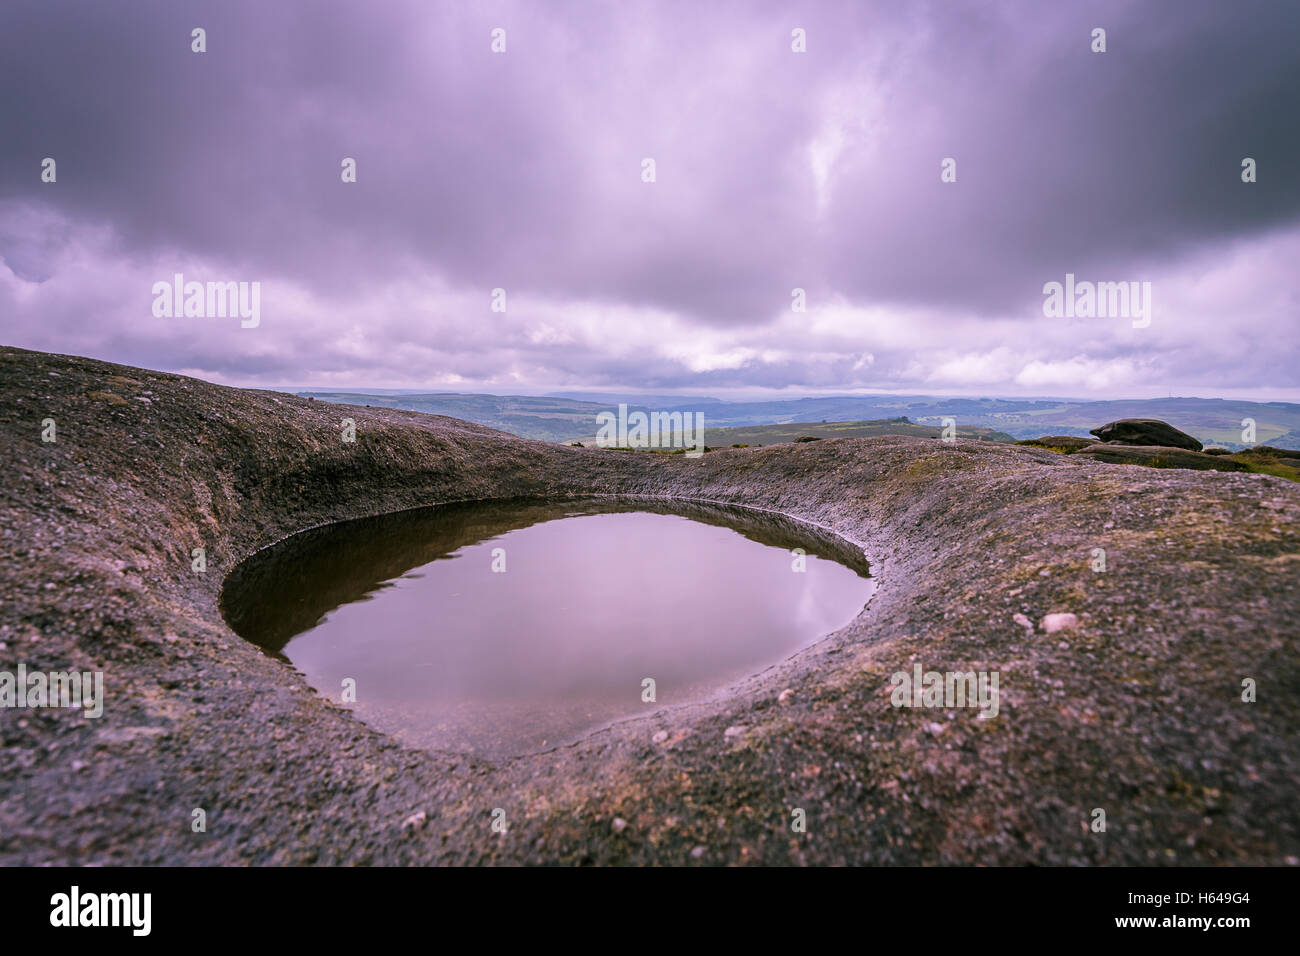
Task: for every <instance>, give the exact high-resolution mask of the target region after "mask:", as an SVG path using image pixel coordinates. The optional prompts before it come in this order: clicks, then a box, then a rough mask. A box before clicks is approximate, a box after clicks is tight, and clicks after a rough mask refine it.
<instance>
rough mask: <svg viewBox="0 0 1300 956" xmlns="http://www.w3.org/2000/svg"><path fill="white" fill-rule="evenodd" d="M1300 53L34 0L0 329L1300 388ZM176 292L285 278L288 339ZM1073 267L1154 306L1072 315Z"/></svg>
mask: <svg viewBox="0 0 1300 956" xmlns="http://www.w3.org/2000/svg"><path fill="white" fill-rule="evenodd" d="M195 28H201V29H202V30H203V31H204V34H203V40H204V44H203V45H204V51H203V52H195V50H194V49H193V47H194V45H195V39H194V36H193V30H194V29H195ZM1098 28H1100V29H1103V30H1104V31H1105V50H1104V52H1099V51H1096V50H1094V47H1095V46H1097V40H1096V39H1095V37H1094V31H1095V30H1097V29H1098ZM494 31H504V33H500V32H497V33H496V34H495V36H494ZM797 31H802V32H797ZM1297 37H1300V3H1296V2H1293V0H1238V2H1227V0H1144V2H1141V3H1133V2H1128V0H1124V2H1107V0H1102V2H1088V3H1082V2H1074V0H1067V2H1052V3H1045V2H1042V0H1025V2H1019V0H1016V2H1010V0H1009V2H961V0H943V2H933V3H931V2H921V0H891V2H879V3H877V2H868V0H855V2H785V3H775V2H762V0H750V2H726V0H721V2H709V3H700V2H698V0H688V2H671V0H656V2H639V0H618V2H595V0H563V2H561V0H528V2H520V3H494V2H485V0H474V2H468V0H460V2H436V0H376V2H373V3H364V4H362V3H343V2H336V0H311V2H305V0H285V2H276V3H267V2H264V0H255V2H249V0H220V2H201V0H184V2H176V0H160V2H147V0H116V2H113V3H105V2H103V0H89V2H59V0H4V2H3V4H0V130H2V131H3V136H2V137H0V341H2V342H3V343H4V344H8V345H16V346H20V347H24V348H32V349H41V350H46V351H54V352H63V353H72V354H78V355H89V356H93V357H95V358H102V359H108V360H111V361H116V362H123V363H126V364H131V365H138V366H144V367H148V368H156V369H164V370H168V371H174V372H181V373H184V374H190V375H196V376H198V377H200V378H205V379H208V380H211V381H217V382H223V383H227V384H235V385H249V386H259V387H275V386H285V385H292V386H296V387H308V386H312V387H320V388H342V387H347V388H364V387H386V388H426V387H427V388H429V389H431V390H453V391H510V392H526V391H535V392H547V391H555V390H563V389H596V390H622V391H637V390H651V391H654V392H656V393H665V392H668V393H671V392H679V393H692V394H710V395H717V396H720V397H726V396H740V395H745V396H757V395H759V394H770V395H772V396H774V397H775V396H776V395H778V394H780V395H798V394H806V393H818V394H828V393H833V392H848V391H890V392H906V393H923V394H964V395H998V396H1017V395H1072V396H1083V397H1094V398H1121V397H1147V396H1164V395H1167V394H1174V395H1183V396H1190V395H1195V396H1202V397H1237V398H1254V399H1259V400H1290V401H1300V334H1298V333H1300V269H1298V268H1297V266H1298V264H1300V176H1298V174H1300V123H1298V122H1297V118H1298V117H1300V53H1297V46H1296V44H1297ZM494 45H495V46H497V47H498V50H494V49H493V47H494ZM502 45H504V50H500V47H501V46H502ZM799 46H803V47H804V49H803V51H802V52H800V51H797V50H796V47H799ZM47 158H49V159H53V160H54V161H55V162H54V176H53V179H54V181H52V182H51V181H45V180H46V179H47V178H48V176H49V173H48V166H47V164H46V163H45V160H46V159H47ZM347 158H350V159H353V160H355V164H356V166H355V169H356V176H355V182H345V181H344V178H345V176H344V170H343V164H344V160H345V159H347ZM1247 158H1250V159H1253V160H1254V161H1255V181H1254V182H1243V166H1242V163H1243V160H1245V159H1247ZM647 159H650V160H653V181H647V177H648V172H647V165H646V163H645V161H646V160H647ZM945 160H953V161H954V162H953V163H952V164H950V166H949V167H948V169H949V175H948V176H947V178H948V179H950V180H952V181H944V180H945V176H944V169H945V165H944V164H945ZM177 273H180V274H182V275H183V276H184V279H185V281H187V282H189V281H196V282H202V283H206V282H232V281H234V282H249V283H254V282H256V283H257V284H258V285H257V288H258V294H259V313H258V318H257V324H256V326H254V327H245V325H246V324H247V323H246V322H242V321H241V320H240V319H239V318H238V317H233V318H232V317H230V316H224V317H223V316H217V315H202V316H184V315H181V316H172V315H166V314H163V315H159V314H157V313H158V312H159V309H160V307H159V304H158V301H157V299H158V297H159V293H158V292H157V291H156V284H158V283H164V284H171V283H172V282H173V277H174V276H175V275H176V274H177ZM1067 274H1071V275H1073V276H1075V280H1076V281H1077V282H1108V283H1111V282H1113V283H1138V284H1139V285H1138V287H1137V288H1138V289H1149V290H1150V291H1149V302H1150V313H1149V316H1148V317H1149V322H1146V323H1145V324H1143V322H1142V321H1140V320H1138V319H1131V318H1130V317H1129V316H1127V315H1122V314H1121V315H1113V314H1112V315H1092V316H1088V315H1068V314H1067V315H1052V314H1047V313H1048V312H1049V311H1050V310H1047V309H1045V307H1044V303H1045V299H1046V298H1047V296H1046V295H1045V293H1044V288H1045V286H1046V285H1047V284H1048V283H1052V282H1058V283H1062V284H1064V283H1065V282H1066V275H1067ZM1145 283H1150V285H1149V286H1146V285H1145ZM248 288H249V289H250V291H251V289H252V286H251V285H250V286H249V287H248ZM797 289H798V290H803V291H802V296H801V297H800V296H798V295H797V294H796V293H795V291H794V290H797ZM494 290H504V297H502V296H501V295H500V293H496V292H494ZM800 298H801V299H802V305H803V310H802V311H797V310H796V309H797V306H799V305H800V304H801V303H800ZM1143 298H1144V300H1145V299H1146V297H1145V296H1144V297H1143ZM503 302H504V311H499V309H500V308H501V306H502V303H503ZM494 303H495V305H496V306H497V309H498V310H497V311H494V308H493V306H494Z"/></svg>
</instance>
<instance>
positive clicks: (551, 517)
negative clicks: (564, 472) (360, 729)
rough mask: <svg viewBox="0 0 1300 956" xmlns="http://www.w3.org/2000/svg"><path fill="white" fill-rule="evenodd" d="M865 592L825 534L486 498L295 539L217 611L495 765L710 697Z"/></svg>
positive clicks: (757, 519)
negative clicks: (651, 698) (649, 696)
mask: <svg viewBox="0 0 1300 956" xmlns="http://www.w3.org/2000/svg"><path fill="white" fill-rule="evenodd" d="M795 549H802V550H803V551H804V552H806V556H804V557H802V559H801V558H800V556H799V555H797V554H796V553H794V551H795ZM800 564H802V566H803V567H804V570H802V571H796V570H795V567H796V566H799V565H800ZM874 584H875V582H874V580H873V579H871V578H870V577H869V576H868V572H867V567H866V564H865V562H864V561H863V560H862V556H861V554H860V553H859V552H857V551H856V550H854V549H851V548H849V547H848V546H847V545H845V543H844V542H843V541H840V540H839V539H835V538H829V537H825V536H822V535H820V534H818V533H817V532H815V531H812V530H811V529H808V528H807V527H805V526H802V525H797V524H795V523H793V522H788V521H785V520H784V519H779V518H775V517H768V516H765V515H761V514H759V513H755V512H748V511H743V510H739V509H726V508H721V507H712V506H702V505H677V504H674V505H672V506H671V507H666V506H663V505H661V504H659V503H654V502H647V501H632V500H628V499H620V500H612V499H602V500H590V501H588V500H582V501H573V500H568V501H558V502H557V501H543V502H539V501H518V502H492V503H474V504H464V505H444V506H438V507H434V508H425V509H420V510H417V511H406V512H402V513H400V514H394V515H386V516H383V517H379V518H368V519H363V520H360V521H348V522H342V523H339V524H335V525H330V526H327V527H324V528H319V529H314V530H312V531H308V532H304V533H302V534H298V535H295V536H293V537H291V538H289V539H287V540H286V541H284V542H282V543H280V544H278V545H276V546H274V547H272V548H269V549H266V550H264V551H261V552H258V553H257V554H255V555H253V556H252V557H250V558H249V559H248V560H247V561H245V562H244V563H243V564H241V565H240V566H239V567H238V568H236V569H235V571H234V572H232V573H231V575H230V577H229V578H228V579H227V580H226V583H225V586H224V589H223V592H222V611H223V613H224V614H225V616H226V620H227V621H228V622H229V624H230V626H231V628H232V629H233V630H234V631H235V632H236V633H237V634H239V635H240V636H241V637H243V638H245V639H247V640H249V641H252V642H253V643H255V644H257V645H259V646H260V647H262V648H263V649H264V650H266V651H267V652H270V653H273V654H276V655H278V656H280V657H281V658H283V659H284V660H287V661H288V662H289V663H291V664H292V665H293V666H294V667H295V668H297V669H298V670H299V671H300V672H301V673H302V674H303V675H304V676H305V677H306V678H307V680H308V681H309V682H310V683H311V684H312V686H313V687H315V688H316V690H317V691H319V692H320V693H321V694H323V695H325V696H327V697H330V698H331V699H333V700H335V701H338V702H344V696H343V695H344V691H345V688H346V687H348V686H354V687H355V698H356V699H355V702H352V701H347V702H346V705H347V706H349V707H351V708H352V709H353V710H354V712H355V713H356V714H357V716H358V717H360V718H361V719H362V720H364V721H365V722H366V723H367V724H369V725H370V726H372V727H374V728H375V729H377V730H380V731H383V732H385V733H388V734H390V735H392V736H394V737H396V738H398V739H400V740H402V741H404V742H405V743H408V744H410V745H412V746H418V747H425V748H428V749H434V750H455V751H462V752H470V753H474V754H477V755H480V756H486V757H507V756H512V755H519V754H524V753H529V752H535V751H538V750H545V749H548V748H550V747H554V746H558V745H562V744H565V743H568V742H571V741H573V740H575V739H578V738H580V737H581V736H583V735H584V734H585V733H587V732H589V731H591V730H594V729H597V728H599V727H601V726H603V725H605V724H608V723H609V722H611V721H615V720H619V719H622V718H627V717H635V716H638V715H640V714H647V713H652V712H653V711H654V710H656V709H658V708H660V707H663V706H665V705H672V704H676V703H682V702H686V701H690V700H695V699H698V698H701V697H704V696H707V695H709V694H712V693H716V692H718V691H720V690H723V689H725V688H726V686H727V685H728V684H730V683H731V682H733V681H735V680H737V679H740V678H743V677H746V676H748V675H750V674H754V673H757V672H759V671H761V670H763V669H764V668H765V667H767V666H769V665H771V664H774V663H777V662H778V661H781V660H783V659H784V658H786V657H788V656H789V655H790V654H791V653H793V652H794V651H796V650H798V649H799V648H801V647H804V646H806V645H808V644H810V643H812V642H814V641H816V640H817V639H818V638H820V637H823V636H824V635H826V634H828V633H830V632H831V631H834V630H836V629H837V628H839V627H841V626H843V625H844V624H847V623H848V622H849V621H851V620H852V619H853V618H854V617H855V616H856V615H857V613H858V612H859V611H860V610H861V609H862V607H863V605H864V604H865V603H866V601H867V598H868V597H869V596H870V594H871V591H872V590H873V588H874ZM646 679H651V680H653V681H654V694H655V702H654V703H650V702H645V701H643V700H642V697H643V695H644V694H646V686H645V683H644V682H645V681H646ZM349 681H350V682H354V684H349V683H348V682H349Z"/></svg>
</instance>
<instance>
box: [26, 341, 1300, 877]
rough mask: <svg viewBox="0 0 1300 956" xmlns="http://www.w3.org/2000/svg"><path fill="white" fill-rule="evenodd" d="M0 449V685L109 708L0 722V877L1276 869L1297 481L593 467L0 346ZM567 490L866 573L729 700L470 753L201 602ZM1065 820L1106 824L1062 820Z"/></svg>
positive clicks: (1292, 788)
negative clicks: (549, 868) (384, 535)
mask: <svg viewBox="0 0 1300 956" xmlns="http://www.w3.org/2000/svg"><path fill="white" fill-rule="evenodd" d="M51 373H56V374H53V375H52V374H51ZM92 392H99V393H106V392H111V393H112V394H114V395H118V396H120V397H122V398H124V399H125V402H124V403H123V404H119V403H115V402H111V401H108V400H105V399H96V398H92V397H90V393H92ZM137 398H148V399H150V401H149V402H148V403H145V402H141V401H136V399H137ZM344 417H348V418H352V419H354V420H355V422H356V428H357V439H356V442H355V443H353V444H347V443H344V442H343V441H341V439H340V430H341V419H342V418H344ZM48 418H52V419H54V420H55V422H56V424H57V440H56V441H55V442H52V443H45V442H42V440H41V432H42V429H43V424H42V422H43V421H44V420H45V419H48ZM0 437H2V438H3V442H4V444H3V447H4V449H5V470H4V476H3V478H2V479H0V529H2V532H0V594H3V596H4V599H3V605H2V606H0V646H3V648H4V651H3V657H2V658H0V660H3V662H4V663H3V668H12V667H14V666H16V664H17V662H19V661H22V662H25V663H26V665H27V666H28V667H29V668H44V669H47V670H57V669H67V668H69V667H77V668H80V669H98V670H102V671H103V672H104V674H105V682H106V693H107V700H106V704H105V712H104V716H103V717H102V718H101V719H99V720H88V719H85V718H83V717H82V716H80V715H79V714H78V713H75V712H66V711H51V710H26V711H17V710H0V737H2V743H3V748H4V756H5V768H4V773H3V775H0V863H4V864H16V863H24V864H41V863H95V864H119V863H143V864H158V863H167V864H178V865H189V864H238V863H254V864H312V863H319V864H343V863H346V864H483V863H538V862H552V863H561V864H593V863H594V864H645V863H674V864H680V863H698V864H701V865H721V864H731V863H778V864H788V863H799V864H812V863H848V864H853V863H859V864H860V863H873V864H923V863H930V864H943V863H946V864H991V865H996V864H1025V863H1036V864H1057V865H1074V864H1080V865H1088V864H1119V863H1125V864H1156V863H1160V864H1191V863H1198V864H1223V863H1229V864H1232V863H1235V864H1244V863H1256V864H1257V863H1278V864H1280V863H1284V862H1286V861H1287V860H1288V858H1294V857H1296V856H1300V808H1298V804H1297V801H1296V799H1295V795H1296V793H1297V792H1300V738H1298V737H1297V734H1296V728H1297V727H1298V726H1300V653H1298V651H1300V647H1297V644H1298V643H1300V636H1298V632H1297V629H1296V627H1295V621H1296V619H1297V616H1298V615H1300V588H1297V578H1298V574H1300V536H1297V528H1300V487H1298V486H1296V485H1295V484H1293V483H1291V482H1288V481H1284V480H1282V479H1279V478H1274V477H1270V476H1266V475H1238V474H1224V473H1217V472H1203V473H1201V472H1193V471H1185V470H1177V469H1139V468H1116V467H1115V466H1113V465H1107V464H1103V463H1100V462H1096V461H1091V460H1088V459H1087V458H1084V457H1080V456H1078V455H1069V456H1065V455H1060V454H1057V453H1055V452H1052V451H1048V450H1045V449H1039V448H1033V447H1017V446H1013V445H1007V444H998V443H992V442H978V441H970V442H962V441H958V442H957V443H955V444H946V443H943V442H941V441H938V440H934V439H924V438H912V437H883V438H866V439H834V440H825V441H819V442H810V443H804V444H795V443H791V444H785V445H775V446H769V447H765V448H752V449H734V450H722V451H717V452H713V453H710V454H708V455H705V456H703V457H701V458H695V459H690V458H686V457H685V456H680V455H678V456H668V455H637V454H618V453H612V452H607V451H602V450H599V449H583V448H572V447H568V446H558V445H549V444H544V443H541V442H534V441H529V440H526V439H521V438H516V437H513V436H510V435H506V434H503V433H500V432H496V431H493V430H491V429H489V428H485V427H482V426H479V425H471V424H467V423H465V422H461V421H457V420H454V419H449V418H442V417H436V416H427V415H421V414H417V413H413V412H402V411H395V410H389V409H379V408H358V407H341V406H337V405H329V404H326V403H323V402H310V401H307V400H306V399H299V398H295V397H293V396H290V395H283V394H278V393H273V392H265V391H242V390H237V389H230V388H222V387H219V386H215V385H210V384H206V383H203V382H200V381H196V380H193V379H187V378H183V377H179V376H175V375H168V374H163V373H158V372H150V371H145V370H141V369H129V368H124V367H122V366H115V365H110V364H107V363H102V362H96V361H91V360H88V359H81V358H71V357H67V356H54V355H45V354H41V353H33V352H25V351H21V350H17V349H7V348H6V349H0ZM591 493H602V494H618V495H629V496H655V497H676V498H692V499H707V500H711V501H722V502H728V503H732V504H744V505H749V506H752V507H756V508H763V509H770V510H773V511H777V512H780V513H783V514H786V515H790V516H792V517H795V518H799V519H802V520H804V521H807V522H812V523H815V524H818V525H820V526H823V527H825V528H827V529H829V530H831V531H834V532H836V533H838V534H839V535H841V536H843V537H844V538H846V539H847V540H849V541H850V542H852V543H854V544H855V546H857V547H860V548H864V549H865V550H866V552H867V556H868V558H869V559H870V560H871V561H872V568H873V573H874V574H876V575H877V577H878V578H879V581H880V586H879V588H878V589H877V591H876V593H875V595H874V597H873V598H872V600H871V603H870V604H869V606H868V607H867V608H866V610H865V611H864V612H863V613H862V614H860V615H859V616H858V618H857V619H855V620H854V621H853V622H851V623H850V624H848V625H847V626H845V627H843V628H841V629H840V630H839V631H837V632H835V633H834V634H831V635H828V636H827V637H826V638H824V639H823V640H821V641H820V642H818V643H816V644H814V645H813V646H811V647H809V648H807V649H806V650H804V651H802V652H800V653H798V654H797V655H795V656H793V657H792V658H791V659H789V660H787V661H785V662H784V663H782V664H779V665H777V666H774V667H772V668H769V669H768V670H766V671H764V672H762V673H760V674H757V675H755V676H753V677H751V678H749V679H747V680H744V681H741V682H740V683H738V684H737V685H736V686H735V687H734V689H733V692H732V693H731V694H730V695H727V696H722V697H719V698H717V699H711V700H707V701H702V702H697V703H691V704H684V705H678V706H669V705H668V704H666V703H665V701H664V700H663V699H662V696H661V698H660V702H659V703H657V704H648V705H646V716H645V717H644V718H643V719H636V720H629V721H625V722H622V723H619V724H615V725H613V726H611V727H609V728H607V729H604V730H601V731H598V732H596V733H593V734H592V735H590V736H589V737H587V738H585V739H584V740H582V741H580V742H578V743H576V744H573V745H571V746H567V747H563V748H559V749H556V750H553V751H550V752H547V753H543V754H538V755H532V756H525V757H520V758H518V759H514V760H509V761H502V762H499V763H491V762H487V761H484V760H480V759H477V758H474V757H472V756H466V755H463V754H453V753H448V754H432V753H427V752H424V751H415V750H410V749H407V748H404V747H403V746H401V745H399V744H398V743H396V742H395V741H393V740H392V739H389V738H386V737H384V736H382V735H380V734H377V733H375V732H373V731H371V730H370V729H369V728H367V727H366V726H365V725H363V724H361V723H360V722H359V721H358V720H357V719H355V718H354V717H353V715H352V714H351V713H350V712H349V711H348V710H347V709H346V708H344V707H343V706H341V705H337V704H334V703H332V702H330V701H327V700H325V699H323V698H321V697H319V696H318V695H317V694H316V693H315V692H314V691H312V689H311V688H310V687H309V686H308V685H307V684H306V682H305V681H304V680H303V679H302V678H301V677H300V676H299V675H297V674H296V673H294V672H293V671H292V670H290V669H289V668H287V667H286V666H284V665H283V664H282V663H280V662H279V661H277V660H274V659H272V658H271V657H268V656H265V655H263V654H261V653H260V652H259V651H258V650H256V649H255V648H254V647H252V646H251V645H248V644H246V643H244V642H243V641H241V640H240V639H239V638H237V637H236V636H235V635H234V634H233V633H232V632H231V631H230V630H229V629H228V628H227V627H226V625H225V623H224V621H223V620H222V618H221V616H220V613H219V612H218V595H219V591H220V588H221V583H222V577H223V575H224V574H225V573H226V572H227V571H228V570H229V569H230V568H231V567H233V566H234V564H235V563H236V562H238V561H239V560H241V559H242V558H244V557H245V556H247V555H248V554H250V553H252V552H253V551H255V550H256V549H258V548H261V547H264V546H266V545H268V544H270V543H272V542H274V541H276V540H279V539H280V538H283V537H284V536H285V535H288V534H290V533H293V532H295V531H298V530H301V529H304V528H308V527H311V526H314V525H318V524H321V523H323V522H327V521H331V520H336V519H340V518H346V517H359V516H362V515H368V514H376V513H381V512H387V511H395V510H399V509H402V508H410V507H415V506H420V505H428V504H432V503H436V502H445V501H451V500H460V499H478V498H489V497H515V496H548V497H551V496H566V495H588V494H591ZM199 547H202V548H205V549H206V556H207V571H206V572H204V573H197V572H195V571H194V570H193V569H192V557H191V555H192V552H193V549H195V548H199ZM1096 548H1102V549H1104V550H1105V553H1106V568H1107V570H1106V571H1105V572H1103V573H1097V572H1094V571H1092V570H1091V567H1090V561H1091V552H1092V551H1093V549H1096ZM653 611H654V609H650V611H648V612H653ZM1056 613H1072V614H1075V615H1076V616H1077V619H1078V625H1077V626H1076V627H1074V628H1072V629H1070V631H1069V642H1068V647H1065V648H1063V647H1061V644H1063V643H1065V642H1062V641H1059V640H1058V639H1057V638H1058V636H1059V635H1053V636H1052V637H1050V638H1048V637H1044V636H1043V635H1041V634H1037V633H1035V632H1034V631H1033V630H1032V629H1030V628H1025V627H1023V626H1018V625H1017V624H1016V623H1014V622H1013V617H1014V616H1015V615H1022V616H1023V617H1024V619H1025V620H1026V621H1038V620H1041V619H1042V618H1043V617H1044V616H1046V615H1047V614H1056ZM918 664H919V665H921V666H922V667H923V668H924V669H925V670H927V671H929V670H936V671H953V670H960V671H967V670H977V671H985V670H987V671H996V672H997V673H998V674H999V680H1000V684H999V686H1000V694H1001V705H1000V710H999V713H998V715H997V716H996V717H993V718H991V719H979V717H978V714H977V711H976V710H975V709H973V708H949V709H940V710H935V709H928V708H924V707H922V708H916V709H913V708H910V707H900V708H895V707H893V706H892V705H891V693H890V692H891V675H893V674H895V673H896V672H910V671H911V670H912V668H913V666H914V665H918ZM1246 678H1251V679H1254V680H1255V681H1257V682H1258V686H1259V694H1258V702H1256V703H1244V702H1243V701H1242V699H1241V694H1242V689H1241V688H1242V681H1243V680H1245V679H1246ZM786 690H791V691H793V693H792V694H791V695H790V696H789V697H788V698H786V699H785V703H784V705H781V704H778V703H777V701H778V698H779V697H780V696H781V695H782V694H783V693H784V692H785V691H786ZM931 725H938V726H940V727H942V728H943V732H942V734H941V735H938V736H936V735H935V734H934V733H933V732H932V731H931V729H930V728H931ZM729 727H743V728H745V730H744V733H743V734H741V735H739V736H732V737H730V738H728V737H726V736H725V732H726V730H727V728H729ZM661 735H662V736H661ZM792 807H799V808H802V809H804V810H805V811H806V813H807V833H797V834H796V833H793V832H791V830H790V811H791V808H792ZM1096 807H1103V808H1104V809H1105V810H1106V814H1107V819H1108V821H1109V824H1110V825H1109V832H1108V833H1105V834H1096V833H1092V832H1091V831H1090V828H1089V826H1088V823H1089V821H1090V819H1091V817H1090V814H1091V812H1092V810H1093V809H1094V808H1096ZM199 808H201V809H203V810H204V811H205V813H206V818H207V829H206V832H202V833H196V832H193V831H192V829H191V825H190V821H191V819H192V813H193V811H194V810H195V809H199ZM497 810H500V811H503V813H504V818H505V822H506V824H507V827H506V832H504V833H494V832H493V829H492V823H493V819H494V817H493V815H494V812H495V811H497ZM420 814H423V815H424V816H423V818H421V817H420ZM616 819H617V820H622V821H626V826H625V827H622V828H616V827H615V826H613V825H611V821H613V820H616ZM720 821H725V824H722V823H720ZM404 824H406V825H404Z"/></svg>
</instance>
